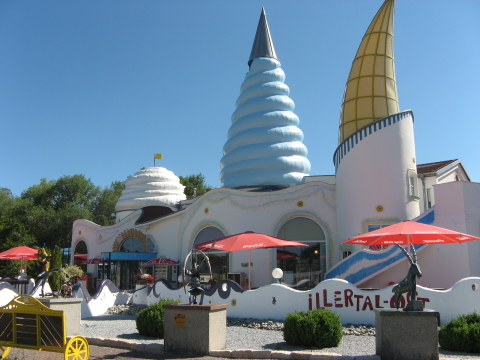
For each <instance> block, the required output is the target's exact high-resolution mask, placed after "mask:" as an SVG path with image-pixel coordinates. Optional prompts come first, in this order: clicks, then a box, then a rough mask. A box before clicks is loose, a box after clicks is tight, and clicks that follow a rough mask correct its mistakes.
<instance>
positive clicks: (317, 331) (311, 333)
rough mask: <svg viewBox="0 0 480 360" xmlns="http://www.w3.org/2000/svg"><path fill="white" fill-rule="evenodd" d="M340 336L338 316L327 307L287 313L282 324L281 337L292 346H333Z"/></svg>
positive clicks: (340, 325)
mask: <svg viewBox="0 0 480 360" xmlns="http://www.w3.org/2000/svg"><path fill="white" fill-rule="evenodd" d="M342 336H343V331H342V322H341V320H340V316H339V315H338V314H336V313H335V312H333V311H331V310H328V309H316V310H309V311H307V312H303V311H295V312H293V313H289V314H288V315H287V317H286V318H285V323H284V325H283V338H284V339H285V341H286V342H287V343H288V344H290V345H294V346H307V347H313V346H315V347H317V348H319V349H323V348H329V347H335V346H338V345H339V344H340V341H341V340H342Z"/></svg>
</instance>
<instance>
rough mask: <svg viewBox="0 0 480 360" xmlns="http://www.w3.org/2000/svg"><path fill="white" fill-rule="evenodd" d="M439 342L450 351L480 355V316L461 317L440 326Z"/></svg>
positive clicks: (475, 314) (473, 314)
mask: <svg viewBox="0 0 480 360" xmlns="http://www.w3.org/2000/svg"><path fill="white" fill-rule="evenodd" d="M438 342H439V343H440V346H441V347H442V349H445V350H448V351H460V352H466V353H480V315H479V314H477V313H476V312H474V313H471V314H467V315H459V316H458V317H457V318H455V319H452V320H450V321H449V322H447V324H446V325H444V326H440V331H439V332H438Z"/></svg>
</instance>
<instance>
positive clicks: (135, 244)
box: [120, 237, 145, 253]
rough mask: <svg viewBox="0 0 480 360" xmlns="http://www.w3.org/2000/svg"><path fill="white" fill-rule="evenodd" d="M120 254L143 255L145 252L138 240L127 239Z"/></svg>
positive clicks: (121, 246) (121, 247)
mask: <svg viewBox="0 0 480 360" xmlns="http://www.w3.org/2000/svg"><path fill="white" fill-rule="evenodd" d="M120 252H130V253H141V252H145V249H144V248H143V244H142V242H141V241H140V240H138V239H137V238H133V237H130V238H127V239H125V240H124V241H123V242H122V245H120Z"/></svg>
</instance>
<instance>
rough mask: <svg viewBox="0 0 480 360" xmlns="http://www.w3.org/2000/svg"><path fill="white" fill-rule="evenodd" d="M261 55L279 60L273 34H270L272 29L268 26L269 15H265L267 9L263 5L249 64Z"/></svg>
mask: <svg viewBox="0 0 480 360" xmlns="http://www.w3.org/2000/svg"><path fill="white" fill-rule="evenodd" d="M259 57H268V58H272V59H275V60H278V59H277V53H276V52H275V47H274V46H273V40H272V36H271V35H270V29H269V28H268V22H267V16H266V15H265V9H264V8H263V7H262V13H261V14H260V20H259V21H258V26H257V33H256V34H255V40H254V41H253V46H252V52H251V53H250V59H248V66H250V65H252V61H253V59H256V58H259Z"/></svg>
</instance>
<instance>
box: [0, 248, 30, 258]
mask: <svg viewBox="0 0 480 360" xmlns="http://www.w3.org/2000/svg"><path fill="white" fill-rule="evenodd" d="M37 254H38V250H37V249H32V248H30V247H28V246H17V247H14V248H11V249H9V250H7V251H4V252H1V253H0V260H38V257H37Z"/></svg>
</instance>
